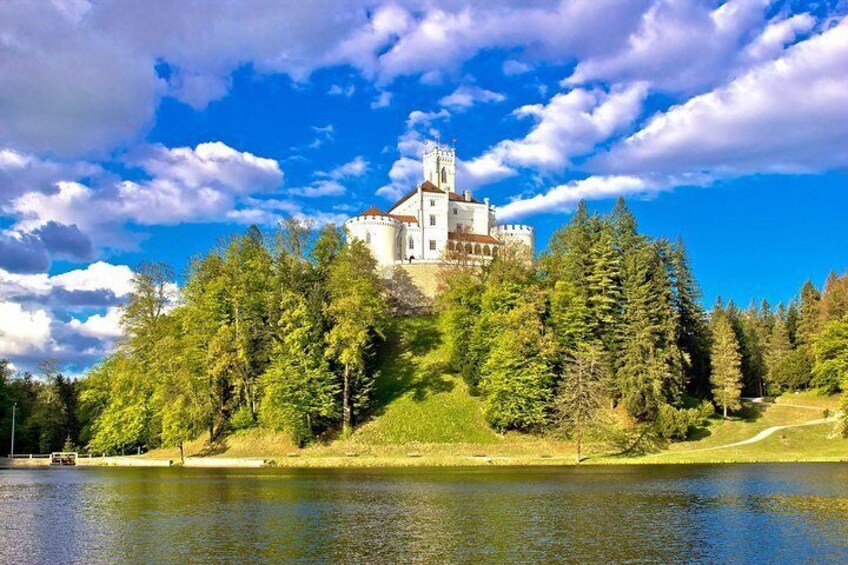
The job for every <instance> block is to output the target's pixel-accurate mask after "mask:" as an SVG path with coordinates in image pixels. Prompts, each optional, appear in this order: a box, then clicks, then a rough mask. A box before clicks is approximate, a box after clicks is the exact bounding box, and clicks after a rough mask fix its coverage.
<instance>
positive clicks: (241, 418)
mask: <svg viewBox="0 0 848 565" xmlns="http://www.w3.org/2000/svg"><path fill="white" fill-rule="evenodd" d="M255 426H256V420H254V419H253V414H251V413H250V408H249V407H247V406H245V405H242V406H239V407H238V408H237V409H236V411H235V412H234V413H233V415H232V416H230V430H232V431H234V432H237V431H239V430H247V429H250V428H253V427H255Z"/></svg>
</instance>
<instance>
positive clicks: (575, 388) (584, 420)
mask: <svg viewBox="0 0 848 565" xmlns="http://www.w3.org/2000/svg"><path fill="white" fill-rule="evenodd" d="M569 349H570V350H571V351H573V353H572V354H571V355H570V356H569V357H568V358H567V359H566V360H565V362H564V364H563V369H562V376H561V378H560V381H559V386H558V390H557V394H556V398H555V399H554V410H555V418H556V422H557V424H558V426H559V427H560V429H562V430H563V431H565V432H566V433H567V434H569V435H570V436H571V437H572V438H574V442H575V445H576V447H577V463H580V457H581V456H580V451H581V447H582V442H583V438H584V437H585V436H586V435H587V434H589V433H592V432H593V431H596V430H597V429H598V428H601V427H603V425H604V423H605V422H604V421H603V418H602V413H603V412H602V409H603V401H604V399H605V398H606V395H605V391H604V383H605V382H606V381H607V380H608V379H609V372H610V369H609V366H608V364H607V362H606V356H605V354H604V351H603V348H602V347H601V346H600V345H599V344H597V343H591V342H581V343H579V344H578V345H576V346H573V347H572V348H569Z"/></svg>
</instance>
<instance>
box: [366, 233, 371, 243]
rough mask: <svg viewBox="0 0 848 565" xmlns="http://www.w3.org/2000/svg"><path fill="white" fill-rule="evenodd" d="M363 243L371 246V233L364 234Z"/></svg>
mask: <svg viewBox="0 0 848 565" xmlns="http://www.w3.org/2000/svg"><path fill="white" fill-rule="evenodd" d="M365 243H367V244H368V245H371V232H370V231H367V232H365Z"/></svg>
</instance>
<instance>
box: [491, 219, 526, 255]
mask: <svg viewBox="0 0 848 565" xmlns="http://www.w3.org/2000/svg"><path fill="white" fill-rule="evenodd" d="M492 235H493V236H495V237H496V238H497V239H498V240H499V241H500V242H502V243H505V242H507V241H517V242H518V243H521V244H523V245H526V246H527V248H528V249H530V256H531V257H532V256H533V255H534V254H535V253H536V229H535V228H534V227H532V226H525V225H523V224H502V225H498V226H493V227H492Z"/></svg>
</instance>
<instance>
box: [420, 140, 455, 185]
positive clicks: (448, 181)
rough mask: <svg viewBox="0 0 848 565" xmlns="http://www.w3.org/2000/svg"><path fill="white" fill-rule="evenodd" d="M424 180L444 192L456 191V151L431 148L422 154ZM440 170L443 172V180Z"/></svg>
mask: <svg viewBox="0 0 848 565" xmlns="http://www.w3.org/2000/svg"><path fill="white" fill-rule="evenodd" d="M423 164H424V180H428V181H430V182H432V183H433V184H435V185H436V186H437V187H439V188H440V189H442V190H444V191H445V192H455V191H456V151H455V150H454V149H453V148H450V147H433V148H432V149H430V150H429V151H428V152H426V153H425V154H424V163H423ZM442 170H444V171H445V175H444V180H442V179H443V176H442Z"/></svg>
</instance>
